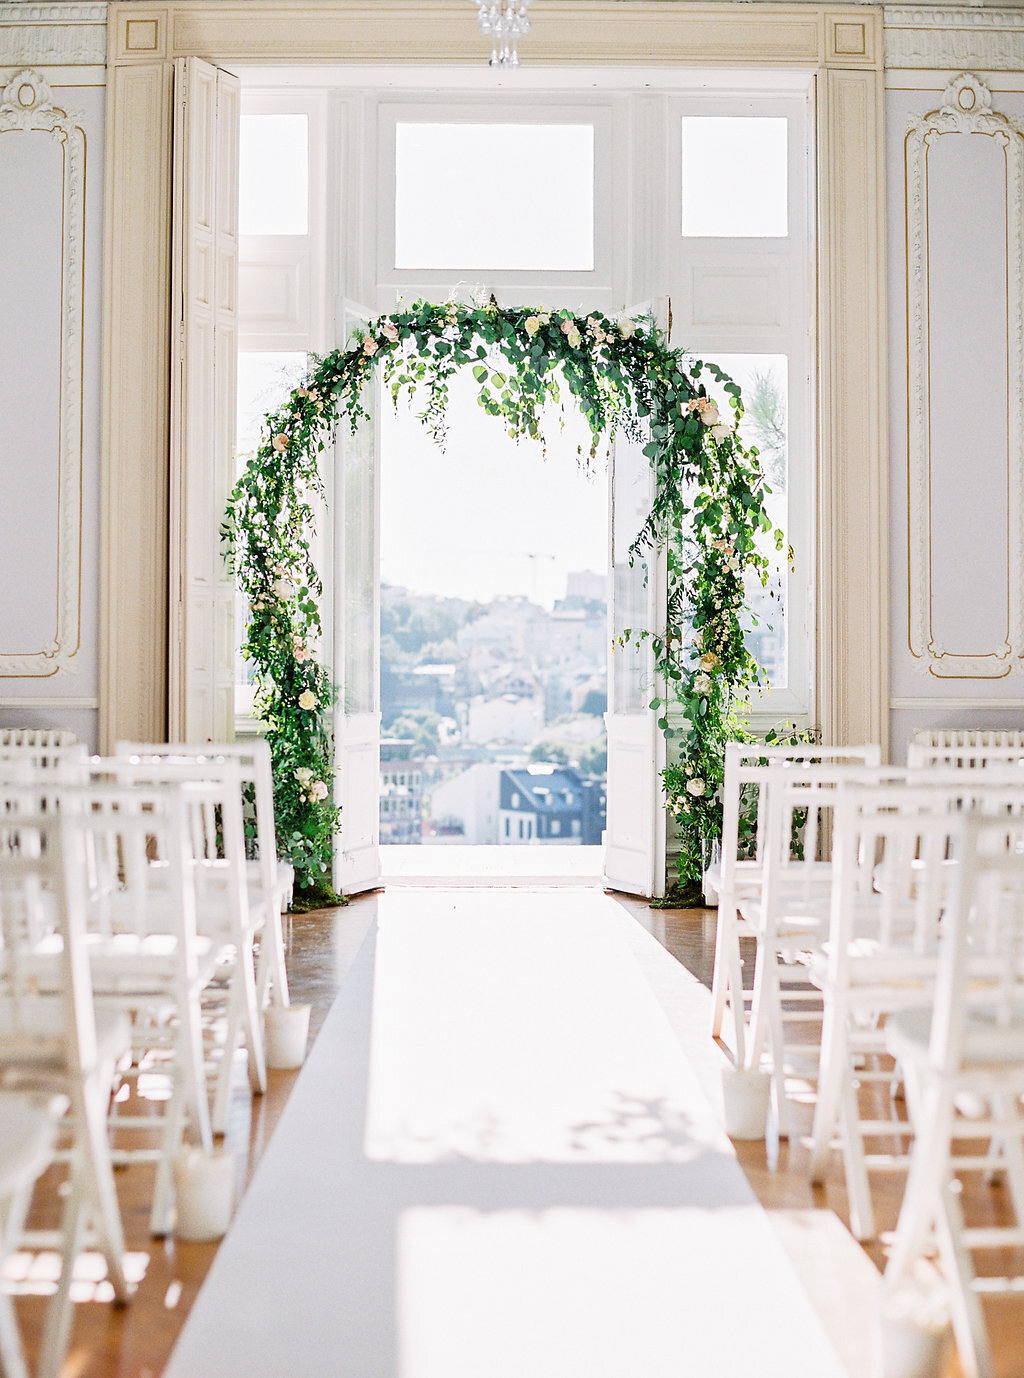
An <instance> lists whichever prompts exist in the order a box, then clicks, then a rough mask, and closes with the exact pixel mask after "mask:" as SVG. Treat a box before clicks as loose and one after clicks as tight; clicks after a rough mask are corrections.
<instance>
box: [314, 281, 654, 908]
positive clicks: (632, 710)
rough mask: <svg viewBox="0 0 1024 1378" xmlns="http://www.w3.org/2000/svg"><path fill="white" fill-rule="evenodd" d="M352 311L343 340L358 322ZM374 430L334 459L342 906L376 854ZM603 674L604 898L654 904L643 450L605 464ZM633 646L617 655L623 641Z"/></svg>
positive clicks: (620, 444)
mask: <svg viewBox="0 0 1024 1378" xmlns="http://www.w3.org/2000/svg"><path fill="white" fill-rule="evenodd" d="M366 319H367V313H366V312H365V311H360V310H356V309H354V308H350V309H349V310H348V312H347V319H346V323H345V324H346V330H345V334H346V337H347V336H348V334H349V332H350V331H351V329H352V328H354V327H355V326H358V325H360V324H362V323H363V322H365V320H366ZM366 400H367V404H368V411H369V414H370V418H371V419H370V420H369V421H366V422H364V423H362V424H361V425H360V428H359V430H358V431H357V432H356V433H355V434H354V435H353V434H352V433H351V431H350V430H349V428H348V426H347V425H345V424H342V426H341V427H340V428H339V432H338V441H337V445H336V446H335V453H334V474H333V483H332V488H333V509H334V510H333V514H332V517H331V523H332V528H333V532H334V585H333V588H334V599H335V610H334V618H333V620H334V631H335V639H334V674H335V678H336V682H337V684H338V691H339V692H338V705H337V709H336V715H335V725H334V726H335V798H336V800H337V802H338V803H339V805H340V806H341V832H340V835H339V845H338V848H337V852H336V856H335V884H336V886H337V888H338V889H339V890H341V891H342V892H343V893H345V894H357V893H358V892H359V891H361V890H367V889H371V888H372V887H373V886H375V885H376V884H377V883H378V882H379V880H380V853H379V846H378V838H379V834H378V780H379V735H380V703H379V683H380V676H379V662H380V656H379V635H380V615H379V613H380V576H379V542H378V533H379V528H380V511H379V488H378V483H377V464H378V446H377V436H376V430H375V427H374V424H373V416H374V412H375V407H374V405H373V401H374V399H373V398H367V399H366ZM608 481H609V485H610V488H609V498H610V501H609V551H608V569H609V580H608V594H609V610H608V611H609V631H610V637H609V641H610V646H609V658H608V659H609V663H608V712H607V714H606V715H605V722H606V725H607V730H608V785H607V822H606V828H605V838H604V876H605V881H606V883H607V884H608V886H609V887H610V888H611V889H614V890H621V891H624V892H625V893H627V894H634V895H646V896H651V895H660V894H662V893H663V892H664V878H665V813H664V809H663V806H662V792H661V770H662V769H663V767H664V751H665V741H664V737H663V736H662V734H661V732H660V731H659V729H658V726H657V715H656V713H655V712H654V711H653V710H652V709H651V707H650V702H651V699H652V697H653V696H654V694H655V693H656V692H657V691H656V689H655V686H654V672H653V657H652V655H651V652H650V648H649V647H648V645H647V644H646V642H638V641H636V640H635V639H633V638H634V637H635V634H636V632H637V631H638V630H640V629H642V628H654V627H660V626H661V625H662V623H663V621H664V606H665V583H664V569H663V563H662V562H661V561H660V560H659V559H657V557H656V556H654V557H652V558H651V559H649V560H648V561H647V562H644V561H643V560H640V559H636V560H632V559H631V557H630V547H631V545H632V543H633V541H634V539H635V537H636V536H637V534H638V532H639V531H640V529H641V527H642V526H643V523H644V521H645V520H646V518H647V515H648V513H649V512H650V510H651V504H652V500H653V487H652V485H653V474H652V471H651V465H650V462H649V460H648V459H647V457H646V456H645V455H644V454H643V452H642V446H641V445H639V444H636V443H634V442H631V441H628V440H623V439H619V440H617V441H616V443H615V446H614V451H613V453H612V455H611V456H610V459H609V479H608ZM627 631H630V632H632V633H633V637H631V638H630V640H629V641H628V642H626V643H625V644H624V645H623V644H620V643H621V641H622V638H623V637H624V634H625V633H626V632H627Z"/></svg>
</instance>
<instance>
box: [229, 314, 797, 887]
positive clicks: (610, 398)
mask: <svg viewBox="0 0 1024 1378" xmlns="http://www.w3.org/2000/svg"><path fill="white" fill-rule="evenodd" d="M465 367H469V368H471V369H472V371H473V376H474V378H475V379H476V382H477V384H478V385H479V402H480V405H481V406H482V407H483V409H484V410H485V411H486V412H488V413H490V414H491V415H492V416H495V417H498V418H500V419H501V420H502V421H503V422H504V425H505V428H506V430H507V431H508V433H509V434H510V435H511V436H512V437H513V438H521V437H528V438H530V439H533V440H538V441H541V442H542V443H543V441H544V431H543V424H544V421H545V417H544V412H545V409H546V408H548V407H549V405H550V404H554V405H555V406H556V407H562V406H564V405H565V404H567V403H568V404H572V405H575V406H576V407H578V408H579V410H580V411H581V412H582V414H583V416H584V417H585V418H586V421H587V423H588V425H589V428H590V435H591V443H590V445H589V448H588V449H587V450H586V451H584V452H582V453H581V455H580V460H581V463H583V464H585V465H591V464H593V463H594V462H595V460H596V459H597V458H598V455H599V453H600V451H601V448H602V446H607V445H609V444H610V443H611V441H612V440H613V438H614V437H615V435H616V433H620V434H623V435H625V436H627V437H629V438H630V439H633V440H637V441H641V442H643V444H644V454H645V455H646V456H647V457H648V459H649V460H650V462H651V465H652V467H653V470H654V476H655V490H656V498H655V502H654V506H653V508H652V510H651V512H650V515H649V516H648V518H647V520H646V522H645V524H644V526H643V529H642V530H641V532H640V533H639V535H638V536H637V539H636V541H635V543H634V546H633V549H632V551H631V558H632V559H633V560H634V561H637V562H642V563H643V564H645V565H646V564H647V563H648V562H649V561H650V560H651V558H652V556H653V554H654V552H656V551H661V550H663V551H664V552H665V555H666V559H667V567H668V617H667V623H666V626H665V628H664V629H655V628H630V629H629V630H628V631H627V632H626V633H625V634H624V636H623V638H622V641H623V648H622V650H621V653H629V652H628V651H627V650H626V649H625V646H626V644H628V643H631V642H635V641H637V640H638V639H641V638H644V639H648V640H649V641H650V642H651V644H652V646H653V650H654V660H655V667H656V675H657V681H658V684H659V685H660V686H662V687H661V688H659V689H658V690H657V691H656V692H654V691H652V693H653V697H652V700H651V704H652V707H654V708H655V709H656V710H658V712H659V723H660V726H661V729H662V730H663V731H664V732H665V733H666V734H667V735H668V736H670V737H673V736H674V737H678V738H679V741H678V752H677V755H678V764H673V765H672V766H670V767H669V769H668V770H667V771H666V772H665V776H664V779H665V787H666V795H667V800H668V807H669V809H670V811H671V812H672V814H673V815H674V816H675V819H676V823H677V829H678V832H679V836H680V843H681V853H680V862H679V879H680V882H681V884H682V885H683V886H684V887H686V886H689V887H690V888H691V889H692V887H693V885H694V884H696V885H697V886H698V888H699V881H700V874H701V865H702V863H701V855H702V844H703V842H704V840H706V839H708V838H711V837H718V836H720V834H721V782H722V761H723V754H724V747H725V743H726V741H728V740H729V739H730V738H732V737H735V736H737V735H745V729H744V728H743V725H742V722H741V718H740V715H741V713H742V711H743V709H744V707H745V704H746V702H747V700H748V698H749V694H750V691H751V690H752V689H753V687H754V686H755V685H756V684H757V683H758V682H759V681H760V678H761V676H760V671H759V668H758V665H757V662H756V661H755V659H754V657H753V656H752V655H751V653H750V652H749V651H748V649H747V648H746V646H745V644H744V618H743V613H744V606H745V596H744V581H745V579H749V578H750V577H751V576H753V577H755V578H756V579H758V580H759V581H760V582H761V583H762V584H764V583H766V582H767V580H768V576H769V568H770V561H769V557H768V555H767V554H766V553H765V545H766V541H765V537H766V535H767V536H769V537H770V539H773V540H774V542H775V543H776V544H777V546H778V547H779V548H780V549H781V546H782V540H783V538H782V533H781V532H780V531H778V530H774V528H773V527H772V523H771V521H770V519H769V516H768V513H767V511H766V509H765V502H764V499H765V494H766V492H767V491H768V490H767V489H766V486H765V480H764V475H763V473H762V471H761V468H760V466H759V464H758V460H757V451H756V450H754V449H747V448H745V447H744V446H743V444H742V443H741V441H740V439H739V437H738V435H737V430H736V427H737V424H738V422H739V420H740V418H741V416H742V414H743V407H742V403H741V399H740V389H739V387H738V386H737V384H736V383H734V382H733V381H732V380H731V379H730V378H729V377H728V375H726V374H725V373H723V372H722V371H721V370H720V369H719V368H717V367H716V366H715V365H714V364H710V363H705V362H703V361H700V360H688V359H687V357H686V356H685V355H684V354H683V353H682V352H681V351H680V350H678V349H673V348H670V347H669V345H668V344H667V342H666V340H665V339H664V337H663V336H662V335H661V333H660V332H659V331H658V330H657V329H656V327H655V326H654V324H653V322H651V321H650V320H639V321H638V320H633V319H630V318H620V319H614V320H613V319H610V318H609V317H607V316H605V315H602V314H600V313H598V312H593V313H591V314H590V315H587V316H576V315H574V314H573V313H572V312H570V311H542V310H539V309H530V308H525V307H499V306H498V305H497V304H496V303H495V302H494V300H493V298H492V300H491V301H490V303H489V304H487V305H485V306H478V307H470V306H462V305H456V304H454V303H446V304H442V305H434V304H430V303H428V302H416V303H414V304H413V305H411V306H409V307H407V308H406V307H403V308H400V309H398V310H396V311H394V312H393V313H391V314H390V315H386V316H381V317H380V318H379V319H377V320H374V321H372V322H370V323H369V324H368V325H367V327H366V329H365V330H364V331H363V332H361V333H360V334H358V336H357V338H356V339H355V340H354V341H353V343H352V344H350V345H349V346H348V348H346V349H341V350H335V351H334V352H333V353H331V354H328V355H326V356H325V357H323V358H321V359H316V360H314V361H313V365H312V368H311V371H310V373H309V376H308V377H307V379H306V381H305V383H304V384H303V385H302V386H301V387H298V388H296V389H295V390H294V391H293V392H292V393H291V396H290V397H289V399H288V401H287V402H286V403H285V404H284V405H283V406H282V407H281V408H280V409H279V410H278V411H276V412H273V413H271V414H270V415H269V416H268V417H267V432H266V434H265V436H264V438H263V440H262V442H261V444H260V446H259V448H258V449H257V451H256V453H255V454H254V455H253V456H252V457H251V459H250V460H249V462H248V465H247V467H246V470H245V472H244V474H243V475H242V477H241V478H240V479H239V481H238V483H237V485H236V487H235V489H234V491H233V492H232V494H231V497H230V500H229V503H228V509H227V515H226V519H225V522H224V526H223V536H224V539H225V542H226V545H227V549H228V552H229V559H230V560H231V562H232V565H233V568H234V570H235V573H236V576H237V578H238V582H239V584H240V587H241V589H242V591H243V593H244V594H245V596H246V598H247V599H248V603H249V613H250V615H249V621H248V633H247V640H246V643H245V646H244V647H243V652H244V654H245V656H246V658H247V659H248V660H249V661H250V662H251V663H252V665H253V668H254V671H255V679H256V682H257V685H258V693H257V698H256V705H255V711H256V713H257V714H258V716H259V717H260V718H261V719H262V720H263V721H264V723H265V724H266V726H267V737H268V740H269V742H270V746H271V752H272V755H273V761H274V780H275V806H276V809H277V818H278V828H279V833H280V837H281V844H282V850H283V851H284V852H285V853H286V854H287V855H288V856H289V857H290V859H291V861H292V863H293V865H294V866H295V870H296V878H297V889H298V890H299V892H300V894H301V893H302V892H306V893H307V894H308V893H311V892H312V893H314V894H317V893H319V894H321V895H326V894H327V893H328V891H329V885H328V882H329V877H330V858H331V839H332V834H333V832H334V830H335V828H336V826H337V821H338V812H337V809H336V808H335V806H334V804H333V802H332V800H331V795H330V790H329V782H330V780H331V774H332V760H331V742H330V731H329V726H328V724H329V720H330V719H329V709H330V707H331V705H332V702H333V692H334V691H333V688H332V685H331V682H330V677H329V676H328V674H327V672H326V670H325V669H324V667H323V665H322V664H321V663H320V661H319V659H318V652H317V643H318V641H319V638H320V636H321V634H322V627H321V623H320V613H319V601H318V600H319V597H320V594H321V591H322V590H321V585H320V579H319V576H318V574H317V571H316V568H315V566H314V563H313V558H312V553H311V547H310V538H311V533H312V530H313V520H314V518H313V506H312V499H313V497H314V495H316V496H319V497H320V498H321V499H322V498H323V496H324V490H323V480H322V477H321V474H320V464H319V456H320V454H321V452H322V451H323V450H324V449H325V448H326V447H327V446H328V445H329V444H331V442H332V440H333V437H334V433H335V429H336V427H337V425H338V423H339V420H340V419H341V418H343V417H344V418H346V419H347V422H348V424H349V425H350V426H351V428H352V430H353V432H355V431H357V430H358V428H359V426H360V423H361V422H362V421H364V420H366V419H367V417H368V413H367V408H366V401H365V399H366V395H367V394H366V387H367V384H368V383H369V382H370V380H371V378H372V376H373V374H374V371H375V370H376V369H378V368H379V369H381V371H382V375H383V378H384V381H385V383H386V384H387V385H388V386H389V387H390V390H391V393H392V396H393V398H394V399H395V401H396V402H397V401H398V399H399V398H400V397H402V396H403V395H407V396H412V395H415V397H416V398H417V399H419V401H420V404H421V406H422V410H421V412H420V417H421V419H422V421H423V423H424V424H425V425H426V426H427V427H428V428H429V429H430V431H431V432H432V433H433V435H434V436H435V437H436V438H437V440H438V441H439V442H440V443H442V444H443V442H444V438H445V414H446V405H447V400H448V384H449V381H450V379H451V377H452V375H453V374H454V373H455V372H456V370H458V369H461V368H465ZM705 375H706V376H708V377H710V378H711V379H713V380H714V382H715V383H716V384H718V386H719V389H720V390H721V394H722V395H723V396H725V397H727V398H728V403H729V408H730V411H729V414H728V415H727V416H723V415H721V414H720V411H719V406H718V404H717V403H716V402H715V400H714V399H713V397H712V395H711V393H710V392H709V390H708V386H707V385H706V383H705V381H704V379H705ZM549 415H550V413H549ZM670 710H671V718H670Z"/></svg>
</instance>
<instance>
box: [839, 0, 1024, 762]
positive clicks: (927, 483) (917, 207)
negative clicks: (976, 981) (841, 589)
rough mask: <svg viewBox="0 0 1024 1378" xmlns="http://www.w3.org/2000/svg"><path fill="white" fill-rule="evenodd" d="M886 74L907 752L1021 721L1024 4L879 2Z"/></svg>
mask: <svg viewBox="0 0 1024 1378" xmlns="http://www.w3.org/2000/svg"><path fill="white" fill-rule="evenodd" d="M963 74H970V77H971V78H973V80H968V81H967V82H966V83H964V82H961V83H960V85H961V86H966V91H965V95H964V96H963V98H962V101H961V98H960V96H959V94H958V87H957V85H956V79H957V78H960V77H961V76H962V75H963ZM886 87H887V94H886V164H887V188H886V194H887V203H888V282H889V399H888V400H889V432H890V455H891V463H890V552H889V572H890V597H891V609H892V617H891V646H890V665H891V685H890V693H891V698H890V724H891V756H892V758H893V760H902V759H904V756H905V751H906V743H907V741H908V739H909V738H910V736H911V735H912V733H913V732H914V731H915V730H916V729H918V728H922V727H950V726H965V727H970V726H976V727H988V726H991V727H1003V726H1007V727H1008V726H1020V725H1021V724H1022V723H1024V627H1022V625H1021V624H1022V617H1021V598H1022V595H1024V529H1022V525H1024V523H1022V505H1024V472H1022V470H1024V463H1022V446H1024V435H1022V433H1021V431H1022V419H1024V412H1022V408H1021V394H1022V388H1024V376H1022V364H1024V359H1022V356H1021V351H1022V347H1024V341H1022V338H1021V325H1022V320H1021V312H1022V310H1024V301H1022V297H1024V280H1022V272H1024V264H1022V261H1021V256H1020V255H1021V242H1020V226H1021V223H1022V218H1024V205H1022V203H1021V183H1020V182H1019V181H1016V183H1015V176H1016V173H1015V169H1018V170H1019V169H1020V168H1021V167H1024V133H1022V132H1021V131H1022V130H1024V122H1022V121H1024V15H1022V13H1021V11H1020V10H1016V11H1011V10H978V9H971V10H956V9H952V8H948V9H938V8H936V9H934V10H928V9H921V8H915V9H914V10H913V11H910V10H901V9H897V8H893V9H889V10H887V12H886ZM989 98H990V99H991V110H990V112H989V111H986V109H985V104H986V102H987V101H988V100H989ZM944 106H945V107H947V109H946V111H945V113H942V112H943V108H944ZM963 107H968V108H967V109H966V110H965V109H964V108H963ZM954 112H959V113H954ZM929 117H930V118H929ZM922 174H923V175H922ZM1015 240H1016V242H1015ZM865 401H866V404H867V405H870V399H865Z"/></svg>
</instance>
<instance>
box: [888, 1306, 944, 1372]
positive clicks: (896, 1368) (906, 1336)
mask: <svg viewBox="0 0 1024 1378" xmlns="http://www.w3.org/2000/svg"><path fill="white" fill-rule="evenodd" d="M949 1341H950V1332H949V1327H948V1326H942V1327H938V1328H937V1327H935V1326H927V1325H922V1324H921V1323H920V1322H918V1321H914V1320H912V1319H910V1318H909V1317H907V1316H886V1315H883V1316H882V1378H942V1375H943V1374H944V1373H945V1371H946V1360H947V1357H948V1353H949Z"/></svg>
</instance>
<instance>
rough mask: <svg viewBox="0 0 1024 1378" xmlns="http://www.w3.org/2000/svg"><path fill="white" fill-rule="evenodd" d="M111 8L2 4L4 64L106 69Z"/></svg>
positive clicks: (0, 46) (0, 40)
mask: <svg viewBox="0 0 1024 1378" xmlns="http://www.w3.org/2000/svg"><path fill="white" fill-rule="evenodd" d="M106 53H107V7H106V5H97V4H66V5H64V4H49V5H33V4H21V3H14V4H12V3H8V4H4V3H0V63H2V65H3V66H4V68H6V69H10V68H11V67H23V66H24V67H80V66H102V64H103V63H104V62H105V61H106Z"/></svg>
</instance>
